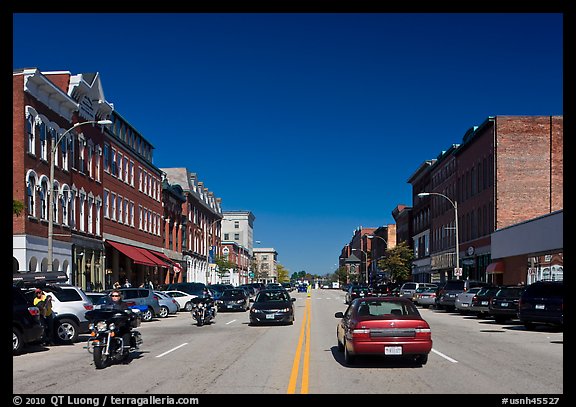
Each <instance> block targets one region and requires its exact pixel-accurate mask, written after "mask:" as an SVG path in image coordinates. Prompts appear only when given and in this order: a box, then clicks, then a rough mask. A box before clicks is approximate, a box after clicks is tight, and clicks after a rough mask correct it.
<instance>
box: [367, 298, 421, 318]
mask: <svg viewBox="0 0 576 407" xmlns="http://www.w3.org/2000/svg"><path fill="white" fill-rule="evenodd" d="M366 312H368V313H366ZM358 313H359V314H363V315H370V316H382V315H398V316H400V315H419V313H418V310H417V309H416V307H415V306H414V305H412V304H408V303H405V302H393V301H361V302H360V303H359V304H358Z"/></svg>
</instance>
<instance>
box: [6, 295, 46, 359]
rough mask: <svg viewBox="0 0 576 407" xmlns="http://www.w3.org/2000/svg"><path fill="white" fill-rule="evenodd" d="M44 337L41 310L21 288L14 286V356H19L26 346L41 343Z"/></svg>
mask: <svg viewBox="0 0 576 407" xmlns="http://www.w3.org/2000/svg"><path fill="white" fill-rule="evenodd" d="M43 335H44V325H43V324H42V320H41V319H40V310H39V309H38V307H36V306H34V305H33V304H32V302H31V301H30V300H28V299H27V298H26V296H24V293H23V292H22V290H21V289H20V288H18V287H15V286H12V354H13V355H18V354H20V353H22V350H23V349H24V347H25V346H27V345H30V344H33V343H39V342H41V341H42V337H43Z"/></svg>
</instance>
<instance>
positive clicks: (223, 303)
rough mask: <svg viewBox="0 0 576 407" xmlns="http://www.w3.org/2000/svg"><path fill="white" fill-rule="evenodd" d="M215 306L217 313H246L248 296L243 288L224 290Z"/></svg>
mask: <svg viewBox="0 0 576 407" xmlns="http://www.w3.org/2000/svg"><path fill="white" fill-rule="evenodd" d="M216 304H217V306H218V310H219V311H248V310H249V309H250V296H249V295H248V293H247V292H246V291H245V290H244V289H243V288H230V289H228V290H224V292H223V293H222V295H221V296H220V299H219V300H218V301H217V302H216Z"/></svg>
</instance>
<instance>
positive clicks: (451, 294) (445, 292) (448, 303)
mask: <svg viewBox="0 0 576 407" xmlns="http://www.w3.org/2000/svg"><path fill="white" fill-rule="evenodd" d="M487 285H488V283H484V282H482V281H475V280H447V281H446V282H445V283H444V284H441V285H439V286H438V289H437V291H436V309H446V310H448V311H454V310H455V309H456V305H455V304H456V297H458V294H460V293H463V292H464V291H467V290H468V289H470V288H473V287H484V286H487Z"/></svg>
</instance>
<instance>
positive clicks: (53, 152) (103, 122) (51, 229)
mask: <svg viewBox="0 0 576 407" xmlns="http://www.w3.org/2000/svg"><path fill="white" fill-rule="evenodd" d="M85 124H100V125H110V124H112V121H111V120H89V121H86V122H81V123H76V124H75V125H73V126H72V127H70V128H69V129H68V130H66V131H65V132H64V133H62V135H61V136H60V137H59V138H58V140H57V141H56V143H54V139H52V143H53V144H52V148H51V149H50V189H49V191H48V193H49V194H50V200H49V202H50V205H49V207H50V210H49V211H48V271H53V270H52V266H53V264H52V263H53V257H54V254H53V253H54V248H53V243H54V242H53V238H54V225H53V222H54V205H55V204H56V203H55V202H54V161H56V149H57V147H58V144H60V142H61V141H62V139H63V138H64V137H65V136H66V135H67V134H68V133H70V132H71V131H72V130H74V129H76V128H78V127H80V126H83V125H85Z"/></svg>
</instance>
